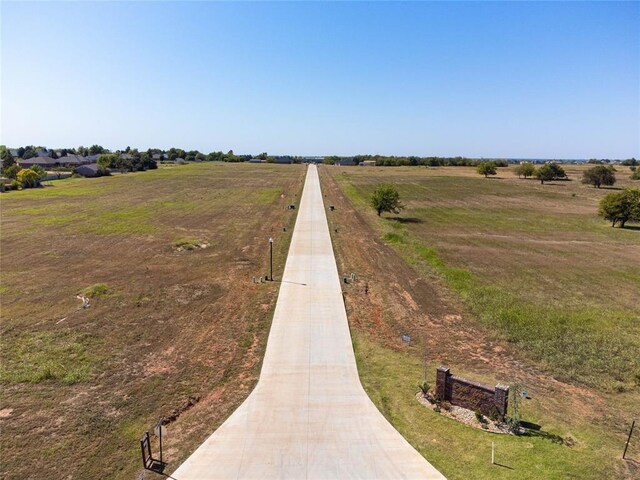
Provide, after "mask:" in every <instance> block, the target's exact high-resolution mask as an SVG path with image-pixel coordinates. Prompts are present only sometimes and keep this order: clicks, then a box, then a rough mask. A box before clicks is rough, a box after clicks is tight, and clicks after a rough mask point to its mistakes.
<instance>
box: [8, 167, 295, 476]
mask: <svg viewBox="0 0 640 480" xmlns="http://www.w3.org/2000/svg"><path fill="white" fill-rule="evenodd" d="M304 172H305V171H304V168H303V167H302V166H275V165H274V166H270V165H258V166H254V165H232V164H202V165H188V166H182V167H175V168H171V169H160V170H157V171H150V172H144V173H139V174H127V175H123V176H114V177H111V178H100V179H91V180H85V179H82V180H69V181H61V182H53V183H52V186H50V187H46V188H44V189H40V190H36V191H23V192H11V193H10V194H6V195H4V196H3V197H2V290H1V294H2V327H1V334H2V350H1V352H2V367H1V370H0V371H1V374H2V377H1V378H2V382H3V385H2V393H1V396H0V401H1V405H0V408H1V410H2V412H9V413H8V414H5V415H2V416H1V417H0V427H1V429H2V435H3V440H2V447H1V448H2V452H1V457H2V462H1V467H0V477H1V478H6V479H7V480H8V479H25V478H34V479H35V478H43V479H44V478H58V477H59V478H78V479H86V478H126V479H130V478H135V476H136V474H137V472H139V471H140V470H141V469H140V460H139V455H140V453H139V444H138V440H139V438H140V436H141V435H142V433H143V432H144V431H145V430H148V429H150V428H151V427H152V426H153V425H154V423H155V422H156V421H157V420H158V419H159V418H160V417H168V416H172V415H175V414H176V413H179V416H178V417H177V419H176V420H175V421H173V422H172V423H171V424H170V425H169V426H168V432H169V434H168V438H167V439H166V441H165V448H166V450H167V451H166V452H165V457H166V459H167V460H168V462H169V471H171V470H172V469H174V468H176V467H177V466H178V465H179V463H180V462H181V461H182V460H184V459H185V458H186V456H187V455H189V454H190V453H191V452H192V451H193V450H194V449H195V448H196V447H197V446H198V445H199V444H200V443H201V442H202V441H203V440H204V438H206V436H207V435H209V434H210V433H211V432H213V431H214V430H215V428H217V426H218V425H220V423H221V422H222V421H223V420H224V419H225V418H226V417H227V416H228V415H229V414H230V413H231V412H232V411H233V409H234V408H235V407H236V406H237V405H238V404H239V403H240V402H241V401H242V400H243V399H244V398H245V397H246V396H247V394H248V393H249V391H250V390H251V389H252V387H253V385H254V384H255V382H256V379H257V376H258V374H259V368H260V364H261V359H262V355H263V352H264V348H265V343H266V336H267V333H268V329H269V325H270V322H271V315H272V310H273V307H274V304H275V298H276V293H277V284H265V285H261V286H260V285H255V284H253V283H252V276H257V277H259V276H260V275H263V274H264V273H266V268H267V267H268V256H267V252H268V249H267V240H268V238H269V237H270V236H273V237H274V238H275V240H276V241H275V248H274V257H275V258H274V259H275V265H274V268H275V269H276V271H281V269H282V268H283V266H284V261H285V256H286V252H287V248H288V243H289V239H290V233H291V231H292V227H293V223H294V219H295V211H288V210H286V208H285V207H286V205H287V204H289V203H292V202H296V200H297V197H299V194H300V191H301V188H302V182H303V178H304ZM283 227H288V228H287V231H286V232H283ZM184 238H193V239H198V241H203V242H206V243H208V246H207V247H206V248H198V249H194V250H185V251H176V249H175V248H174V243H175V242H176V241H179V240H180V239H184ZM97 283H104V284H106V285H107V286H108V291H107V293H106V294H105V295H102V296H100V297H94V298H92V299H91V300H90V301H91V305H90V307H89V308H87V309H82V308H79V307H81V305H82V302H81V301H80V300H78V299H77V298H76V294H78V293H79V292H81V291H82V290H83V289H85V288H86V287H89V286H91V285H94V284H97ZM189 398H191V399H192V400H191V403H195V405H193V406H189V403H190V402H189ZM185 406H186V409H185V408H184V407H185Z"/></svg>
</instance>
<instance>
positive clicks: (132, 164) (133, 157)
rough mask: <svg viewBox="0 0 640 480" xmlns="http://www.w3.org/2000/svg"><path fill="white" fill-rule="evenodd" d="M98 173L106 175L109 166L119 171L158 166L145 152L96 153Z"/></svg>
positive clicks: (134, 170) (132, 170)
mask: <svg viewBox="0 0 640 480" xmlns="http://www.w3.org/2000/svg"><path fill="white" fill-rule="evenodd" d="M97 163H98V167H99V169H98V173H99V174H102V175H106V174H108V172H109V170H108V169H109V168H111V169H114V170H119V171H121V172H136V171H144V170H153V169H156V168H158V165H157V163H156V161H155V160H154V159H153V157H152V156H150V155H149V154H148V153H147V152H143V153H140V152H138V151H137V150H132V151H131V153H128V154H125V155H122V154H117V153H102V154H100V155H98V162H97Z"/></svg>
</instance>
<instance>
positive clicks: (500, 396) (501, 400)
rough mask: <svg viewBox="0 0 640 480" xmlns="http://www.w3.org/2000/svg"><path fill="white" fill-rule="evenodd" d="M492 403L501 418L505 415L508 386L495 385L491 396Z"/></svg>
mask: <svg viewBox="0 0 640 480" xmlns="http://www.w3.org/2000/svg"><path fill="white" fill-rule="evenodd" d="M493 395H494V396H493V403H494V404H495V406H496V409H497V410H498V413H499V414H500V416H501V417H503V418H504V416H505V415H506V414H507V407H508V402H509V386H508V385H503V384H501V383H499V384H497V385H496V391H495V393H494V394H493Z"/></svg>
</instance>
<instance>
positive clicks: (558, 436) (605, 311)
mask: <svg viewBox="0 0 640 480" xmlns="http://www.w3.org/2000/svg"><path fill="white" fill-rule="evenodd" d="M581 168H583V167H579V166H576V167H569V168H568V173H569V176H570V179H571V181H568V182H552V183H551V184H545V185H541V184H540V183H539V182H536V181H534V180H520V179H518V178H517V176H515V175H514V174H513V173H512V172H511V171H510V170H509V169H500V170H499V175H498V177H499V178H493V179H485V178H483V177H480V176H478V175H477V174H476V173H475V171H474V169H471V168H464V167H453V168H430V169H427V168H417V167H416V168H348V167H346V168H345V167H343V168H340V167H326V168H324V167H323V169H322V171H323V175H322V179H323V188H324V190H325V192H327V195H328V201H329V203H332V204H335V205H337V207H338V208H337V212H333V213H331V212H329V213H328V214H329V218H330V222H331V223H332V231H333V232H334V245H335V249H336V254H337V258H338V263H339V268H341V269H342V270H343V271H345V272H348V271H356V272H357V273H359V279H360V280H359V281H358V282H356V283H355V284H353V285H350V286H347V287H345V295H346V298H347V307H348V312H349V319H350V322H351V327H352V331H353V335H354V339H355V346H356V354H357V358H358V363H359V370H360V373H361V378H362V380H363V384H364V385H365V388H366V389H367V391H368V393H369V394H370V395H371V396H372V398H373V399H374V401H375V402H376V404H377V405H378V407H379V408H380V409H381V410H382V411H383V412H384V413H385V415H387V416H388V418H390V420H392V422H393V423H394V424H395V425H396V427H397V428H398V429H399V430H400V431H401V432H402V433H403V434H404V435H405V436H406V437H407V438H408V439H409V440H410V442H411V443H412V444H413V445H414V446H416V448H418V449H419V450H420V451H421V452H422V453H423V454H425V456H426V457H427V458H428V459H429V460H430V461H432V462H433V463H434V465H436V466H437V467H438V468H441V469H442V471H443V472H444V473H445V474H446V475H447V476H449V477H450V478H502V477H504V478H512V477H515V476H517V477H518V478H633V477H634V476H635V475H638V474H639V471H638V464H637V463H636V462H634V461H633V460H631V461H629V462H621V461H620V460H619V459H620V456H621V450H620V448H621V446H623V443H624V439H625V436H624V430H625V428H628V426H629V425H630V423H631V420H632V419H633V418H638V416H639V415H640V301H639V300H638V299H639V294H638V292H640V264H639V263H638V259H640V230H639V229H638V228H629V229H624V230H623V229H612V228H611V227H610V225H609V224H608V223H607V222H605V221H603V220H601V219H599V218H598V217H597V213H596V212H597V203H598V200H599V198H600V197H601V196H603V195H604V194H606V193H607V192H608V191H611V190H606V189H601V190H598V189H594V188H593V187H588V186H585V185H582V184H581V183H580V182H579V176H580V173H581V170H580V169H581ZM625 170H626V169H625ZM621 173H622V172H621ZM627 173H628V172H626V171H625V172H623V175H620V177H621V182H620V184H621V186H624V185H629V184H631V183H632V182H631V181H629V180H627V179H624V178H622V177H623V176H628V174H627ZM380 183H391V184H394V185H395V186H396V187H397V188H398V190H399V191H400V195H401V197H402V200H403V201H404V202H405V203H406V205H407V208H406V209H405V210H404V211H403V212H402V213H401V214H400V215H387V216H385V217H383V218H378V217H377V216H376V214H375V212H374V211H373V210H372V209H371V207H369V205H368V199H369V196H370V194H371V192H372V191H373V189H374V188H375V186H376V185H378V184H380ZM630 226H631V227H634V226H633V225H630ZM364 284H366V285H367V288H366V290H363V286H364ZM402 334H410V335H411V337H412V341H411V344H409V345H403V344H402V342H401V341H400V340H399V339H400V336H401V335H402ZM425 355H426V357H427V364H428V369H427V372H428V374H427V379H428V380H429V381H431V382H432V383H433V382H434V380H435V367H436V366H437V365H438V364H440V363H444V364H447V366H449V367H451V368H452V370H453V371H454V373H455V374H460V375H463V376H467V377H470V378H472V379H475V380H477V381H483V382H486V383H489V384H495V383H496V382H498V381H500V382H507V383H510V382H513V381H515V380H518V381H520V382H523V383H525V384H526V385H527V389H528V390H529V391H530V392H535V393H532V395H531V396H532V400H527V401H526V402H525V405H524V409H525V412H526V417H527V418H526V420H527V421H530V422H532V423H535V424H537V425H539V426H541V427H542V428H541V429H540V430H538V431H536V432H533V431H532V432H531V434H532V435H531V436H529V437H523V438H516V437H504V436H501V437H499V438H497V439H496V438H495V435H491V434H487V433H485V432H482V431H476V430H472V429H471V428H469V427H465V426H461V425H458V424H456V423H455V422H453V421H451V420H449V419H446V418H442V417H440V416H439V415H437V414H435V413H433V412H431V411H427V410H426V409H424V408H423V407H421V406H420V405H419V404H418V403H417V402H416V401H415V399H414V398H413V396H414V394H415V392H416V390H417V389H416V387H415V385H416V384H417V383H418V381H420V380H421V378H422V377H423V375H424V374H423V363H424V361H423V357H424V356H425ZM534 434H535V435H534ZM492 440H495V441H496V442H497V444H498V445H499V447H498V448H499V451H500V452H501V453H502V454H503V455H504V457H503V458H504V461H503V463H504V464H505V465H507V466H508V467H509V468H502V469H496V467H493V468H492V467H491V466H490V465H487V463H488V461H487V459H488V458H489V457H488V455H489V453H487V451H486V450H487V448H489V447H490V442H491V441H492ZM634 448H635V450H634V455H632V456H631V458H632V459H633V458H635V460H636V461H637V460H640V438H639V439H638V440H636V444H635V446H634ZM460 459H464V461H462V462H461V461H460ZM461 463H464V467H461V466H460V464H461ZM511 469H513V470H511Z"/></svg>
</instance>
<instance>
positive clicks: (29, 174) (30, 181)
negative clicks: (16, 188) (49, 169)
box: [18, 168, 40, 188]
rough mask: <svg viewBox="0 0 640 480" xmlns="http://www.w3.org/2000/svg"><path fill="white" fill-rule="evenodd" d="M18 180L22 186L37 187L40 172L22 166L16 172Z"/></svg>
mask: <svg viewBox="0 0 640 480" xmlns="http://www.w3.org/2000/svg"><path fill="white" fill-rule="evenodd" d="M18 182H20V184H21V185H22V187H23V188H33V187H37V186H38V183H39V182H40V174H39V173H38V172H36V171H34V170H32V169H30V168H24V169H22V170H20V171H19V172H18Z"/></svg>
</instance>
